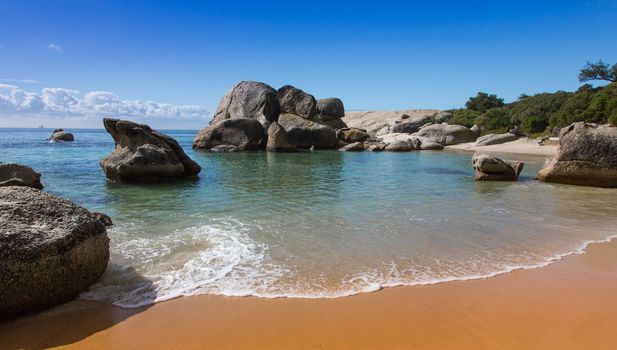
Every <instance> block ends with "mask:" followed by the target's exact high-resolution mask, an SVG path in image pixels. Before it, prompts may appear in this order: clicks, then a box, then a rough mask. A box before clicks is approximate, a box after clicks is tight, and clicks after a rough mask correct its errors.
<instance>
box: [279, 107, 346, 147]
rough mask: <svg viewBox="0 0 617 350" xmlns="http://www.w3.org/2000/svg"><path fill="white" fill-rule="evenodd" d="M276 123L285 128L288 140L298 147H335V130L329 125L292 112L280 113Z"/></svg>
mask: <svg viewBox="0 0 617 350" xmlns="http://www.w3.org/2000/svg"><path fill="white" fill-rule="evenodd" d="M278 123H279V124H280V125H281V126H282V127H283V129H285V131H286V132H287V136H288V137H289V141H290V142H291V143H293V144H294V145H296V147H299V148H310V147H311V146H314V147H315V148H323V149H329V148H334V147H336V144H337V142H338V140H337V138H336V132H335V131H334V129H332V128H331V127H329V126H326V125H322V124H318V123H315V122H313V121H310V120H307V119H304V118H302V117H298V116H297V115H293V114H281V115H280V116H279V120H278Z"/></svg>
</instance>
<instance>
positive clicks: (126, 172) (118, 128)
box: [100, 118, 201, 182]
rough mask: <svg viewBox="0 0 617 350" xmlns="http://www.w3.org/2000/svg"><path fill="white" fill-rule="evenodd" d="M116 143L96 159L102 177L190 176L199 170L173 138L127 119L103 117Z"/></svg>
mask: <svg viewBox="0 0 617 350" xmlns="http://www.w3.org/2000/svg"><path fill="white" fill-rule="evenodd" d="M103 124H104V125H105V130H107V132H108V133H110V134H111V136H112V137H113V139H114V143H115V145H116V147H115V149H114V151H113V152H112V153H110V154H109V155H107V156H106V157H105V158H103V159H102V160H101V161H100V165H101V168H103V170H104V171H105V176H107V178H109V179H112V180H121V181H125V182H143V181H162V180H165V179H170V178H180V177H193V176H196V175H197V174H198V173H199V172H200V171H201V167H200V166H199V164H197V163H195V162H194V161H193V160H191V159H190V158H189V157H188V156H187V155H186V154H185V153H184V151H183V150H182V148H181V147H180V145H178V143H177V142H176V140H174V139H173V138H171V137H169V136H167V135H165V134H162V133H160V132H158V131H156V130H152V129H150V127H149V126H147V125H144V124H137V123H134V122H131V121H127V120H118V119H109V118H105V119H104V120H103Z"/></svg>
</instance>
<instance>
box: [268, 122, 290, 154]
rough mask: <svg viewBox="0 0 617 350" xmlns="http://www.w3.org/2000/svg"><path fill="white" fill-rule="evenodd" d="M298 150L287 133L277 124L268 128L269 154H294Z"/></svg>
mask: <svg viewBox="0 0 617 350" xmlns="http://www.w3.org/2000/svg"><path fill="white" fill-rule="evenodd" d="M295 150H296V145H294V144H293V143H292V142H291V141H290V140H289V136H287V132H286V131H285V129H283V127H281V126H280V125H279V123H277V122H272V124H270V127H269V128H268V143H267V144H266V151H268V152H293V151H295Z"/></svg>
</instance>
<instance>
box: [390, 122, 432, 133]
mask: <svg viewBox="0 0 617 350" xmlns="http://www.w3.org/2000/svg"><path fill="white" fill-rule="evenodd" d="M424 124H425V123H424V121H420V122H416V121H407V122H403V123H398V124H395V125H394V126H393V127H392V128H390V132H393V133H405V134H413V133H415V132H418V130H420V127H421V126H422V125H424Z"/></svg>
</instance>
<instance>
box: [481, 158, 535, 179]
mask: <svg viewBox="0 0 617 350" xmlns="http://www.w3.org/2000/svg"><path fill="white" fill-rule="evenodd" d="M471 163H472V165H473V168H474V169H475V171H476V181H516V180H517V179H518V176H519V175H520V173H521V171H522V170H523V165H524V163H523V162H517V161H510V160H503V159H501V158H497V157H493V156H489V155H486V154H474V156H473V158H472V159H471Z"/></svg>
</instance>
